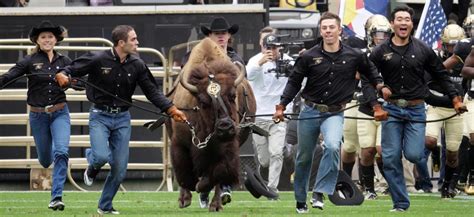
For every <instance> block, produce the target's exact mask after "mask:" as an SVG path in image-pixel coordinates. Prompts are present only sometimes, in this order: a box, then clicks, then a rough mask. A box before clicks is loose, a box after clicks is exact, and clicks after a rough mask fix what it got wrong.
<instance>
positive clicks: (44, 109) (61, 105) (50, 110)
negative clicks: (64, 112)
mask: <svg viewBox="0 0 474 217" xmlns="http://www.w3.org/2000/svg"><path fill="white" fill-rule="evenodd" d="M65 105H66V103H65V102H61V103H58V104H55V105H47V106H45V107H33V106H31V107H30V111H32V112H46V113H53V112H55V111H57V110H61V109H63V108H64V106H65Z"/></svg>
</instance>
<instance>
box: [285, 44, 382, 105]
mask: <svg viewBox="0 0 474 217" xmlns="http://www.w3.org/2000/svg"><path fill="white" fill-rule="evenodd" d="M322 46H323V45H322V42H321V43H320V44H318V45H316V46H314V47H312V48H311V49H309V50H307V51H306V52H304V53H303V54H302V55H301V56H300V57H298V59H297V60H296V63H295V66H294V70H293V72H292V73H291V75H290V76H289V78H288V83H287V85H286V87H285V90H284V92H283V95H282V97H281V101H280V104H282V105H284V106H286V105H288V103H290V102H291V100H292V99H293V98H294V97H295V95H296V94H297V93H298V91H299V90H300V88H301V82H302V81H303V79H304V77H307V82H306V86H305V87H304V89H303V91H302V94H301V95H302V97H303V98H304V99H306V100H309V101H311V102H314V103H319V104H325V105H342V104H345V103H348V102H349V101H351V99H352V97H353V94H354V90H355V88H356V86H357V82H356V81H355V75H356V72H357V71H358V72H359V73H361V74H362V75H364V76H366V77H367V78H368V79H369V80H370V83H371V84H372V85H373V87H375V85H376V84H378V83H382V79H381V78H380V76H379V75H378V72H377V70H376V68H375V66H374V64H373V63H371V62H370V61H369V60H368V58H367V56H366V55H365V54H364V53H363V52H362V51H361V50H359V49H356V48H351V47H349V46H347V45H345V44H343V43H341V47H340V49H339V51H337V52H335V53H328V52H326V51H324V50H323V47H322Z"/></svg>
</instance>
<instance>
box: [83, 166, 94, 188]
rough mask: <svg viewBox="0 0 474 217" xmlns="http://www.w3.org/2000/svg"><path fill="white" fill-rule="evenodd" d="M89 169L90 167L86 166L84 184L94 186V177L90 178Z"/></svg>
mask: <svg viewBox="0 0 474 217" xmlns="http://www.w3.org/2000/svg"><path fill="white" fill-rule="evenodd" d="M88 170H89V167H87V168H86V171H84V184H85V185H87V186H92V184H93V183H94V179H92V178H90V177H89V176H88V174H87V171H88Z"/></svg>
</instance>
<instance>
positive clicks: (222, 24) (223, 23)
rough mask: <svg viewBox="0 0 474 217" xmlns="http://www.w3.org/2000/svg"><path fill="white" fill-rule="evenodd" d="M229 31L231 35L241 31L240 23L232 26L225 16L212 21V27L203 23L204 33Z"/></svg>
mask: <svg viewBox="0 0 474 217" xmlns="http://www.w3.org/2000/svg"><path fill="white" fill-rule="evenodd" d="M223 31H227V32H229V33H230V34H231V35H233V34H235V33H236V32H237V31H239V25H237V24H234V25H232V26H230V25H229V23H228V22H227V20H226V19H224V18H223V17H216V18H214V20H212V22H211V28H207V27H206V26H203V25H201V32H202V33H203V34H204V35H209V34H210V33H211V32H223Z"/></svg>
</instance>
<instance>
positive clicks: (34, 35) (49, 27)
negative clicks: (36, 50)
mask: <svg viewBox="0 0 474 217" xmlns="http://www.w3.org/2000/svg"><path fill="white" fill-rule="evenodd" d="M42 32H51V33H53V35H54V36H55V37H56V41H57V42H60V41H62V40H63V37H62V36H61V34H62V31H61V27H59V26H55V25H53V24H52V23H51V22H50V21H49V20H43V21H42V22H41V24H39V26H37V27H33V28H32V29H31V31H30V34H29V37H30V40H31V41H32V42H33V43H35V44H36V40H37V39H38V35H39V34H40V33H42Z"/></svg>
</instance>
